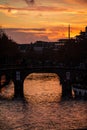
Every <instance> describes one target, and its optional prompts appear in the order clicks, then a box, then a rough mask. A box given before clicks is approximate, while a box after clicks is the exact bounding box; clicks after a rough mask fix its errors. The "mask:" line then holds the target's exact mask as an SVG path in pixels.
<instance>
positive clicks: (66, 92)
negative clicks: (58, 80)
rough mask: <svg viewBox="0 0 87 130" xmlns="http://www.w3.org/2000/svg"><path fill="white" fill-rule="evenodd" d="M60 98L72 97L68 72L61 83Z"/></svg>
mask: <svg viewBox="0 0 87 130" xmlns="http://www.w3.org/2000/svg"><path fill="white" fill-rule="evenodd" d="M62 96H63V97H72V87H71V77H70V72H66V76H65V80H64V82H63V83H62Z"/></svg>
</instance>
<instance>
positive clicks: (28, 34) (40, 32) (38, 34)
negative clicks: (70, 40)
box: [4, 25, 80, 44]
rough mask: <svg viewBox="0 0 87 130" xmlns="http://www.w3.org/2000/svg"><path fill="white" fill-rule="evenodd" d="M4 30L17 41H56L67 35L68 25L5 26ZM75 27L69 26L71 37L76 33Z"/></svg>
mask: <svg viewBox="0 0 87 130" xmlns="http://www.w3.org/2000/svg"><path fill="white" fill-rule="evenodd" d="M4 30H5V32H6V33H7V34H8V35H9V36H10V37H11V39H13V40H14V41H16V42H17V43H20V44H22V43H31V42H35V41H39V40H42V41H57V40H58V39H60V38H67V37H68V27H67V26H64V25H59V26H55V27H49V28H5V29H4ZM78 30H80V28H79V29H78V28H77V27H72V26H71V37H73V36H75V35H77V34H78V32H79V31H78Z"/></svg>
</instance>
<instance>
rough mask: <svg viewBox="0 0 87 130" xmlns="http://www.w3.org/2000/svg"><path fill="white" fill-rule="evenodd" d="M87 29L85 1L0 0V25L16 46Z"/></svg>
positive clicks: (57, 37)
mask: <svg viewBox="0 0 87 130" xmlns="http://www.w3.org/2000/svg"><path fill="white" fill-rule="evenodd" d="M69 24H70V25H71V37H74V36H75V35H77V34H78V33H79V32H80V30H84V28H85V26H87V0H0V26H1V27H2V28H5V31H6V32H7V33H8V35H9V36H11V38H12V39H14V40H15V41H16V42H18V43H30V42H35V41H37V40H44V41H57V40H58V39H60V38H66V37H67V36H68V33H67V28H68V25H69Z"/></svg>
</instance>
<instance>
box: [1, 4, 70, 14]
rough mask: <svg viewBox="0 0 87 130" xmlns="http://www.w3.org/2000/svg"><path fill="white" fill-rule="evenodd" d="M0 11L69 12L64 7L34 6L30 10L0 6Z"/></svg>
mask: <svg viewBox="0 0 87 130" xmlns="http://www.w3.org/2000/svg"><path fill="white" fill-rule="evenodd" d="M0 10H8V12H11V10H17V11H52V12H53V11H68V9H67V8H63V7H52V6H33V7H30V8H17V7H12V6H9V7H7V6H2V5H0Z"/></svg>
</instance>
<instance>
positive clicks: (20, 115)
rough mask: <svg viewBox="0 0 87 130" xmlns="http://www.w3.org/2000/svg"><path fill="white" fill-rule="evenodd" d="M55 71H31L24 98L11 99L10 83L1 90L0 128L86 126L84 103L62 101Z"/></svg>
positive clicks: (49, 129) (32, 129)
mask: <svg viewBox="0 0 87 130" xmlns="http://www.w3.org/2000/svg"><path fill="white" fill-rule="evenodd" d="M61 92H62V91H61V85H60V82H59V78H58V76H57V75H55V74H31V75H30V76H28V77H27V78H26V80H25V82H24V93H25V99H24V100H22V99H21V100H12V99H11V97H12V95H13V94H14V87H13V84H12V83H10V85H9V86H7V87H6V88H3V89H2V94H1V97H3V98H1V99H0V130H70V129H86V128H87V102H86V101H84V100H75V99H74V100H72V99H67V100H64V99H62V98H61Z"/></svg>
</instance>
